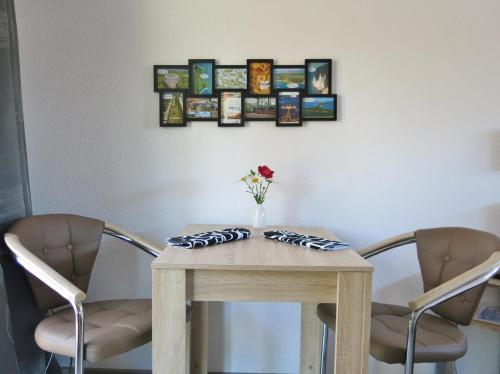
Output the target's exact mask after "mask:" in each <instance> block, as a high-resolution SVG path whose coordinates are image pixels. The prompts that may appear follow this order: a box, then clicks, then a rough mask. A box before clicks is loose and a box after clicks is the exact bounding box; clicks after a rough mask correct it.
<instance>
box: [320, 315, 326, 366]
mask: <svg viewBox="0 0 500 374" xmlns="http://www.w3.org/2000/svg"><path fill="white" fill-rule="evenodd" d="M327 348H328V325H327V324H326V323H323V338H322V340H321V361H320V367H319V372H320V374H326V359H327Z"/></svg>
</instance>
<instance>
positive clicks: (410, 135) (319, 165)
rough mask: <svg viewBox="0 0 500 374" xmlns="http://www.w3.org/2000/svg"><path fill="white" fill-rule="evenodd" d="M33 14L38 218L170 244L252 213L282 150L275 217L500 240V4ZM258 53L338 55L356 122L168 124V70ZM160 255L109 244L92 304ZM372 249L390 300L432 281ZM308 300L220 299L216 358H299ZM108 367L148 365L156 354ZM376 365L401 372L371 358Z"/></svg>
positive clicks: (213, 362) (27, 9)
mask: <svg viewBox="0 0 500 374" xmlns="http://www.w3.org/2000/svg"><path fill="white" fill-rule="evenodd" d="M16 10H17V22H18V28H19V39H20V57H21V73H22V89H23V104H24V111H25V122H26V137H27V146H28V157H29V169H30V180H31V191H32V198H33V206H34V211H35V213H46V212H74V213H80V214H84V215H89V216H94V217H100V218H103V219H105V220H109V221H113V222H116V223H118V224H121V225H123V226H125V227H128V228H130V229H132V230H134V231H136V232H138V233H140V234H143V235H145V236H146V237H148V238H150V239H152V240H156V241H158V242H161V241H162V239H163V238H164V237H166V236H169V235H173V234H175V233H177V232H178V231H179V230H180V229H181V228H182V227H183V226H184V225H185V224H186V223H188V222H206V223H210V222H216V223H249V222H250V215H251V213H252V208H253V204H252V201H251V200H250V198H249V196H247V195H246V194H245V193H244V192H243V187H242V186H241V185H239V184H238V183H237V182H236V181H237V180H238V178H239V177H240V176H241V175H242V173H245V172H246V171H247V170H248V169H249V168H251V167H255V166H256V165H258V164H261V163H267V164H269V165H270V166H271V167H272V168H274V169H275V170H276V179H277V180H278V181H279V183H278V184H276V185H273V186H272V189H271V191H270V194H269V200H268V202H266V209H267V213H268V221H270V223H273V224H304V225H321V226H325V227H327V228H329V229H331V230H332V231H333V232H335V233H337V234H338V235H340V236H341V237H343V238H344V239H346V240H349V241H351V242H352V243H353V245H354V246H356V247H357V246H361V245H365V244H368V243H370V242H372V241H375V240H379V239H382V238H385V237H387V236H390V235H393V234H396V233H400V232H404V231H409V230H413V229H416V228H420V227H430V226H441V225H461V226H470V227H475V228H481V229H485V230H489V231H491V232H494V233H496V234H500V195H499V192H498V191H499V186H500V74H499V73H498V66H499V60H500V43H499V42H498V41H499V38H500V23H499V22H498V20H499V17H500V3H499V2H498V1H497V0H482V1H479V2H471V1H466V0H441V1H411V2H409V1H399V0H379V1H361V0H355V1H353V0H350V1H349V0H309V1H305V0H287V1H269V0H267V1H263V0H254V1H234V0H233V1H231V0H217V1H201V0H200V1H186V0H183V1H181V0H170V1H160V0H156V1H153V0H150V1H131V0H106V1H104V0H101V1H97V0H86V1H68V0H45V1H30V0H16ZM259 57H260V58H274V59H275V62H276V63H280V64H299V63H302V62H303V59H304V58H314V57H331V58H333V59H334V60H335V64H334V73H335V76H336V86H337V87H336V92H337V93H338V94H339V97H340V100H339V101H340V112H339V114H340V120H339V121H338V122H337V123H307V124H305V126H304V127H303V128H276V127H274V124H273V123H258V122H255V123H248V124H247V125H246V126H245V128H233V129H220V128H217V125H216V123H213V122H212V123H193V124H190V125H189V126H188V127H187V128H182V129H165V128H163V129H160V128H159V127H158V118H157V117H158V115H157V112H158V96H157V94H155V93H154V92H153V87H152V68H153V64H185V63H186V62H187V59H188V58H216V59H217V60H218V62H219V63H221V64H242V63H245V60H246V58H259ZM121 251H125V252H126V255H125V254H123V255H120V253H121ZM149 261H150V259H149V258H147V256H145V255H138V254H137V255H136V254H134V253H133V251H132V250H128V249H126V247H125V246H122V245H119V244H116V243H111V242H110V241H106V243H105V245H104V250H103V251H102V253H101V254H100V255H99V259H98V264H97V268H96V273H95V276H94V278H93V280H92V285H91V290H90V297H91V299H96V298H101V297H121V296H143V295H144V296H147V295H149V293H150V270H149ZM373 263H374V264H375V265H376V269H377V271H376V272H375V282H374V285H375V294H374V296H375V298H376V299H378V300H384V301H391V302H398V303H405V302H406V301H407V300H408V299H409V298H410V297H412V296H414V295H416V294H418V293H419V292H420V291H421V285H420V283H419V277H418V266H417V264H416V256H415V254H414V251H413V250H408V248H406V249H402V250H400V251H396V252H394V253H392V254H391V255H382V256H380V258H377V259H375V260H374V261H373ZM107 266H112V268H113V269H114V270H113V271H108V270H106V267H107ZM299 314H300V310H299V308H298V306H297V305H288V304H283V305H273V304H266V305H262V304H236V303H235V304H226V305H218V304H215V305H212V309H211V317H210V318H211V328H210V334H211V336H210V362H209V364H210V365H209V366H210V367H209V368H210V369H211V370H214V371H232V372H243V371H244V372H259V371H260V372H297V371H298V360H299V317H300V316H299ZM466 330H467V331H468V334H469V335H470V336H471V339H470V346H471V349H470V352H469V353H468V355H467V356H466V358H464V359H463V360H461V361H460V366H461V368H462V372H472V369H470V368H471V367H472V365H474V364H476V365H479V363H480V365H481V368H482V369H481V373H497V372H498V367H499V366H498V365H499V363H498V361H499V357H498V350H499V347H500V342H499V337H498V335H495V334H492V333H490V334H486V333H484V334H483V335H480V331H479V330H477V329H475V328H467V329H466ZM101 366H106V367H137V368H143V367H144V368H146V367H150V348H149V346H148V347H145V348H142V349H139V350H136V351H134V352H131V353H128V354H126V355H123V356H121V357H119V358H116V359H111V360H108V361H106V362H104V363H102V364H101ZM464 370H465V371H464ZM371 372H372V373H384V374H386V373H400V372H402V370H401V367H399V366H388V365H385V364H381V363H375V362H372V370H371ZM418 372H419V373H427V372H431V368H430V367H429V366H428V365H419V367H418ZM476 372H477V366H476Z"/></svg>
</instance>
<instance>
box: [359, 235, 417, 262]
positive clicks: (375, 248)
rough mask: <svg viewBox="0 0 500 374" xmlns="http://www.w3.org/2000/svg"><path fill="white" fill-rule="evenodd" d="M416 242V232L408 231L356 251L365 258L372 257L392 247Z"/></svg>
mask: <svg viewBox="0 0 500 374" xmlns="http://www.w3.org/2000/svg"><path fill="white" fill-rule="evenodd" d="M414 242H415V232H413V231H411V232H407V233H405V234H401V235H397V236H393V237H392V238H389V239H386V240H383V241H381V242H378V243H375V244H372V245H369V246H368V247H364V248H361V249H358V250H357V251H356V252H357V253H358V254H359V255H360V256H361V257H363V258H370V257H372V256H375V255H378V254H379V253H382V252H385V251H388V250H389V249H392V248H397V247H400V246H402V245H405V244H411V243H414Z"/></svg>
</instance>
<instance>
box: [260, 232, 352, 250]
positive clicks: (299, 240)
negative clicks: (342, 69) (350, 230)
mask: <svg viewBox="0 0 500 374" xmlns="http://www.w3.org/2000/svg"><path fill="white" fill-rule="evenodd" d="M262 235H264V237H265V238H266V239H273V240H279V241H280V242H285V243H288V244H294V245H300V246H302V247H307V248H311V249H317V250H318V251H334V250H336V249H343V248H347V247H349V243H345V242H338V241H336V240H328V239H324V238H319V237H317V236H312V235H302V234H297V233H296V232H291V231H285V230H279V231H266V232H263V233H262Z"/></svg>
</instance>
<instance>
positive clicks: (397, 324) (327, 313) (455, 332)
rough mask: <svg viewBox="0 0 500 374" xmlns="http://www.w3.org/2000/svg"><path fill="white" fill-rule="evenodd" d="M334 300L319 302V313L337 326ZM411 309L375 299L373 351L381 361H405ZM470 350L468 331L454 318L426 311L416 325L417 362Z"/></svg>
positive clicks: (450, 358)
mask: <svg viewBox="0 0 500 374" xmlns="http://www.w3.org/2000/svg"><path fill="white" fill-rule="evenodd" d="M335 309H336V308H335V304H320V305H318V317H319V318H320V319H321V320H322V321H323V322H324V323H326V324H327V325H328V326H329V327H330V328H335V315H336V311H335ZM410 313H411V310H410V309H409V308H406V307H403V306H397V305H389V304H379V303H372V319H371V338H370V354H371V355H372V356H373V357H375V358H376V359H377V360H379V361H383V362H386V363H389V364H395V363H400V364H403V363H404V362H405V360H406V337H407V333H408V322H409V316H410ZM466 351H467V339H466V337H465V335H464V334H463V333H462V332H461V331H460V330H459V329H458V327H456V326H455V325H454V324H452V323H451V322H449V321H447V320H445V319H444V318H441V317H437V316H434V315H431V314H423V315H422V316H421V317H420V319H419V321H418V327H417V339H416V344H415V362H447V361H454V360H456V359H458V358H460V357H462V356H463V355H464V354H465V352H466Z"/></svg>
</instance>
